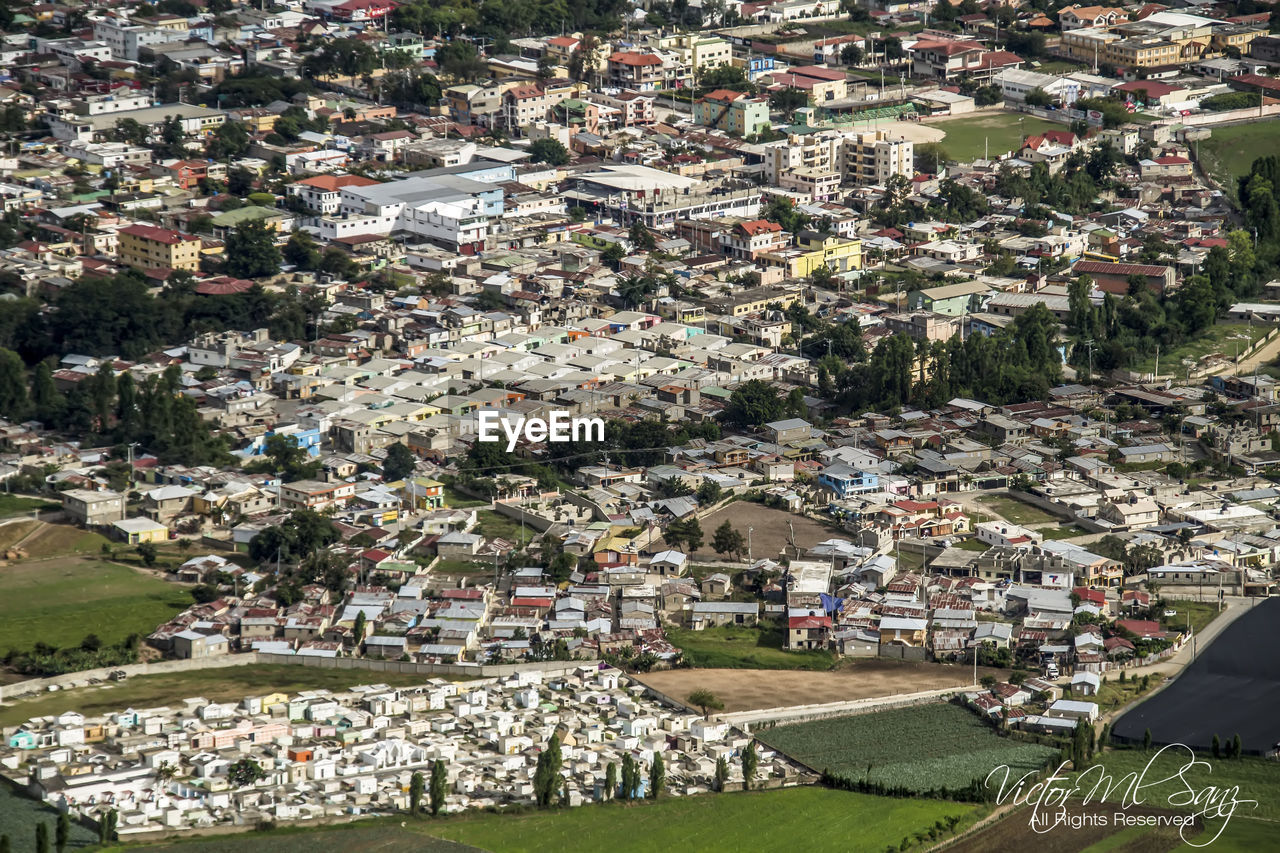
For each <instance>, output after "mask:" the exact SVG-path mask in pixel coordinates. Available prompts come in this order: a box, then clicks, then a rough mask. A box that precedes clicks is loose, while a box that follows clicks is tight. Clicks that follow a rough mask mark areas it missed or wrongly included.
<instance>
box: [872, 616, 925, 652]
mask: <svg viewBox="0 0 1280 853" xmlns="http://www.w3.org/2000/svg"><path fill="white" fill-rule="evenodd" d="M928 628H929V622H928V620H926V619H912V618H907V617H903V616H884V617H881V619H880V645H882V646H911V647H913V648H923V647H924V643H925V632H926V631H927V630H928Z"/></svg>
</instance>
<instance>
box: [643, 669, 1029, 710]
mask: <svg viewBox="0 0 1280 853" xmlns="http://www.w3.org/2000/svg"><path fill="white" fill-rule="evenodd" d="M987 673H990V674H992V675H996V676H999V677H1003V675H1004V673H1003V671H1002V670H996V669H990V670H989V669H985V668H979V669H978V676H979V677H981V676H983V675H985V674H987ZM636 678H638V679H640V680H641V681H643V682H644V683H645V684H648V685H650V686H652V687H653V688H654V689H655V690H660V691H662V692H663V693H665V694H667V695H668V696H671V697H673V698H675V699H684V697H686V696H688V695H689V694H690V693H692V692H693V691H694V690H697V689H698V688H700V687H703V688H706V689H708V690H710V691H711V692H712V693H714V694H716V696H717V697H719V699H720V700H721V701H722V702H724V705H725V711H726V712H734V711H755V710H759V709H761V708H781V707H783V706H786V705H816V704H821V703H823V702H843V701H848V700H852V699H876V698H880V697H885V696H897V695H900V694H904V693H917V692H919V691H921V690H941V689H943V688H946V687H967V686H969V685H970V684H971V683H972V682H973V670H972V669H971V668H969V667H964V666H948V665H946V664H937V663H910V662H902V661H881V660H857V661H842V662H841V663H840V665H839V668H837V669H835V670H833V671H831V672H805V671H787V670H770V669H671V670H665V671H662V672H648V673H643V674H641V675H637V676H636Z"/></svg>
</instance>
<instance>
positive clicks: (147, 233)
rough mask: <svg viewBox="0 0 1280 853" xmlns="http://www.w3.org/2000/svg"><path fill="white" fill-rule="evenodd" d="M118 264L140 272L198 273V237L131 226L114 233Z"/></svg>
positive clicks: (200, 243) (166, 230)
mask: <svg viewBox="0 0 1280 853" xmlns="http://www.w3.org/2000/svg"><path fill="white" fill-rule="evenodd" d="M116 235H117V236H118V238H119V243H118V245H117V248H116V256H117V257H118V258H119V259H120V262H121V263H123V264H126V265H128V266H131V267H136V268H138V269H141V270H151V269H171V270H186V271H187V272H196V271H198V270H199V269H200V250H201V248H202V247H203V245H204V244H203V243H202V242H201V240H200V238H199V237H195V236H193V235H191V234H183V233H182V232H181V231H173V230H170V229H168V228H157V227H156V226H154V225H144V224H140V223H135V224H133V225H127V226H125V227H124V228H121V229H120V230H118V231H117V232H116Z"/></svg>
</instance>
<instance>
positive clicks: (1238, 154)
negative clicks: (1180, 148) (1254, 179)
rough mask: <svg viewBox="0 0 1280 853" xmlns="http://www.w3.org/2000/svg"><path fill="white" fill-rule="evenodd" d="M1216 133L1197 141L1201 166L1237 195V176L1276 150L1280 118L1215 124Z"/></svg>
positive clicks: (1195, 150)
mask: <svg viewBox="0 0 1280 853" xmlns="http://www.w3.org/2000/svg"><path fill="white" fill-rule="evenodd" d="M1212 130H1213V135H1212V136H1210V137H1209V138H1208V139H1205V140H1203V141H1201V142H1196V143H1193V145H1192V150H1193V151H1194V152H1196V155H1197V157H1198V159H1199V162H1200V166H1201V168H1203V169H1204V170H1205V171H1206V172H1208V173H1209V175H1211V176H1212V177H1213V179H1214V180H1216V181H1217V182H1218V183H1219V184H1221V185H1222V189H1223V190H1224V191H1225V192H1226V193H1227V195H1229V196H1231V197H1232V198H1235V197H1236V178H1238V177H1239V176H1241V175H1245V174H1248V172H1249V168H1250V167H1251V166H1252V165H1253V161H1254V159H1255V158H1257V157H1261V156H1263V155H1264V154H1267V153H1270V152H1272V151H1274V150H1275V139H1276V135H1277V134H1280V119H1268V120H1265V121H1255V122H1249V123H1248V124H1237V125H1232V126H1230V127H1215V128H1212Z"/></svg>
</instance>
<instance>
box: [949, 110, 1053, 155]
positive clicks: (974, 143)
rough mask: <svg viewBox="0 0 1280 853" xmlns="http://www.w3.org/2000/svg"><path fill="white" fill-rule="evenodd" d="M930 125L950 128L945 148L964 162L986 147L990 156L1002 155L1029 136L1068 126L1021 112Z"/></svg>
mask: <svg viewBox="0 0 1280 853" xmlns="http://www.w3.org/2000/svg"><path fill="white" fill-rule="evenodd" d="M930 126H931V127H936V128H938V129H939V130H944V131H946V133H947V136H946V138H945V139H943V140H942V147H943V148H944V149H945V150H946V152H947V156H948V157H949V158H951V159H952V160H956V161H959V162H961V163H968V162H970V161H972V160H977V159H980V158H981V157H982V156H983V151H984V147H985V150H986V152H987V154H988V155H989V156H990V157H993V158H994V157H999V156H1000V155H1001V154H1006V153H1008V152H1010V151H1016V150H1017V149H1018V148H1019V147H1020V146H1021V145H1022V139H1023V137H1025V136H1030V135H1031V134H1035V133H1043V132H1044V131H1046V130H1066V129H1067V125H1065V124H1063V123H1062V122H1056V121H1046V120H1045V119H1041V118H1036V117H1034V116H1029V115H1019V114H1017V113H989V114H984V115H976V116H973V117H971V118H961V119H953V120H952V121H944V122H937V123H936V124H932V123H931V124H930Z"/></svg>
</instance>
